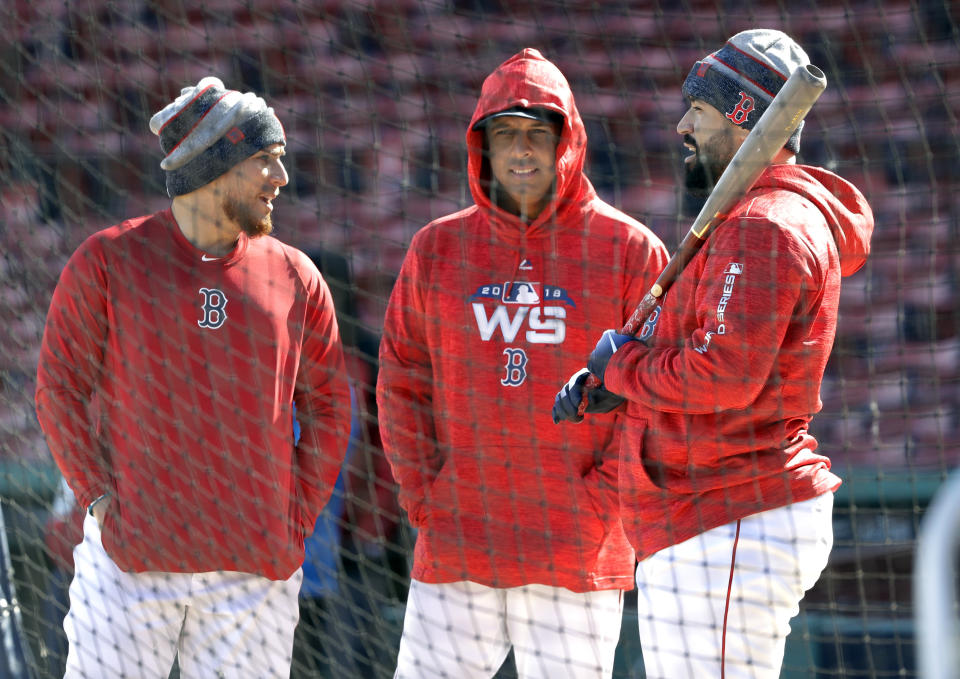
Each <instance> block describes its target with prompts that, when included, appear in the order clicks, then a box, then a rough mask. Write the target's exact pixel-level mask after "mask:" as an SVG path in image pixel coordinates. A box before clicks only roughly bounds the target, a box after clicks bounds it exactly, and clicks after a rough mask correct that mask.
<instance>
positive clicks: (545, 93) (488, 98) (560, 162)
mask: <svg viewBox="0 0 960 679" xmlns="http://www.w3.org/2000/svg"><path fill="white" fill-rule="evenodd" d="M511 109H514V110H512V111H511ZM516 109H520V110H531V111H534V110H536V109H540V112H534V113H531V114H530V115H542V112H551V113H554V114H557V115H558V116H562V119H563V125H562V128H561V133H560V140H559V142H558V144H557V164H556V169H557V179H556V182H557V186H556V196H555V200H554V201H553V202H552V203H551V204H550V205H548V206H547V207H546V208H544V210H543V212H542V213H540V215H539V216H538V217H537V218H536V219H535V220H534V222H533V223H532V224H531V225H530V227H531V228H530V231H537V230H538V228H537V227H539V226H540V225H544V224H549V223H550V222H552V221H554V220H556V221H562V220H563V217H564V215H565V214H569V213H571V212H572V211H574V210H576V209H577V208H578V207H579V206H580V205H582V204H583V203H584V202H585V201H586V200H589V199H591V198H593V197H594V196H595V195H596V193H595V191H594V189H593V186H592V185H591V184H590V181H589V180H588V179H587V177H586V176H585V175H584V174H583V163H584V159H585V156H586V149H587V133H586V130H585V129H584V126H583V120H582V119H581V118H580V113H579V112H578V111H577V106H576V103H575V102H574V99H573V92H572V91H571V90H570V85H569V84H568V83H567V79H566V78H565V77H564V76H563V73H561V72H560V69H558V68H557V67H556V66H555V65H554V64H553V63H552V62H550V61H548V60H547V59H545V58H544V56H543V55H542V54H540V52H539V51H537V50H535V49H531V48H527V49H524V50H522V51H520V52H518V53H517V54H515V55H513V56H512V57H510V58H509V59H507V60H506V61H504V62H503V63H502V64H500V65H499V66H498V67H497V68H496V69H495V70H494V71H493V73H491V74H490V75H489V76H487V78H486V80H484V82H483V87H482V89H481V91H480V99H479V101H478V102H477V107H476V109H475V110H474V112H473V117H472V118H471V120H470V125H469V126H468V127H467V153H468V161H467V173H468V175H469V179H470V192H471V194H472V196H473V200H474V202H475V203H476V204H477V205H478V206H479V207H480V208H481V209H483V210H484V211H486V212H488V213H490V214H491V215H495V216H496V217H498V218H499V219H498V220H497V221H503V222H510V221H511V220H515V222H516V223H517V224H519V223H520V219H519V218H517V217H514V216H513V215H510V214H509V213H507V212H505V211H504V210H500V209H499V208H497V207H496V206H494V205H493V204H492V203H491V201H490V195H489V193H488V192H487V188H486V186H484V181H485V180H488V179H489V177H488V176H486V177H485V176H484V173H486V174H487V175H489V164H486V163H485V162H484V135H485V134H486V132H485V129H484V125H483V123H484V122H485V119H487V118H489V117H490V116H492V115H493V114H496V113H501V112H508V111H509V112H510V113H511V114H514V115H515V114H516V112H517V111H516Z"/></svg>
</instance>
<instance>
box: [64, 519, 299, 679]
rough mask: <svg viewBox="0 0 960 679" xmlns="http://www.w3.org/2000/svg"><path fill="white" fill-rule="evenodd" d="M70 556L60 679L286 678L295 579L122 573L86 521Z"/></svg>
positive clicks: (296, 587) (221, 573)
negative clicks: (175, 672) (175, 673)
mask: <svg viewBox="0 0 960 679" xmlns="http://www.w3.org/2000/svg"><path fill="white" fill-rule="evenodd" d="M83 533H84V535H83V542H81V543H80V544H79V545H77V547H76V548H75V549H74V551H73V560H74V565H75V574H74V577H73V581H72V582H71V583H70V610H69V611H68V612H67V616H66V618H65V619H64V622H63V628H64V631H65V632H66V634H67V641H68V642H69V644H70V646H69V650H68V652H67V669H66V674H65V675H64V679H114V678H115V679H121V678H123V679H134V678H136V679H140V678H141V677H142V678H145V679H146V678H150V679H154V678H155V679H166V678H167V677H168V676H169V674H170V668H171V667H172V666H173V661H174V658H175V657H178V656H179V664H180V676H181V677H182V679H194V678H196V679H200V678H203V679H209V678H210V677H223V678H224V679H227V678H241V677H242V678H246V677H250V678H251V679H253V678H257V679H260V678H262V677H275V678H276V679H287V677H289V674H290V661H291V656H292V652H293V632H294V629H295V628H296V626H297V620H298V618H299V609H298V606H297V595H298V593H299V591H300V581H301V580H302V579H303V575H302V571H300V570H299V569H298V570H297V572H296V573H295V574H294V575H293V576H291V577H290V578H289V579H288V580H281V581H274V580H268V579H267V578H264V577H261V576H258V575H251V574H249V573H236V572H225V571H219V572H209V573H161V572H147V573H126V572H124V571H122V570H120V569H119V568H118V567H117V565H116V564H115V563H114V562H113V560H112V559H111V558H110V557H109V556H108V555H107V553H106V552H105V551H104V549H103V545H102V544H101V541H100V529H99V527H98V526H97V522H96V519H94V518H93V517H91V516H88V517H86V519H85V521H84V524H83Z"/></svg>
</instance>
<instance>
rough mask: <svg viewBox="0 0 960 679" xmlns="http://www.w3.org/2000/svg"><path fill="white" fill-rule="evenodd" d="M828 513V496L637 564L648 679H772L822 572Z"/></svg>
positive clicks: (829, 527) (744, 522)
mask: <svg viewBox="0 0 960 679" xmlns="http://www.w3.org/2000/svg"><path fill="white" fill-rule="evenodd" d="M832 512H833V493H827V494H825V495H821V496H820V497H817V498H814V499H812V500H807V501H806V502H800V503H798V504H794V505H790V506H788V507H781V508H779V509H773V510H770V511H766V512H761V513H759V514H754V515H752V516H748V517H746V518H745V519H742V520H741V521H739V522H734V523H731V524H728V525H725V526H720V527H719V528H714V529H713V530H709V531H707V532H705V533H702V534H701V535H698V536H696V537H695V538H692V539H690V540H687V541H686V542H683V543H681V544H679V545H675V546H673V547H669V548H667V549H664V550H661V551H659V552H657V553H656V554H654V555H653V556H651V557H649V558H647V559H644V560H643V561H641V562H640V564H639V565H638V566H637V587H638V596H637V609H638V610H637V614H638V615H637V618H638V622H639V628H640V644H641V647H642V648H643V658H644V664H645V665H646V671H647V678H648V679H683V678H684V677H690V678H695V679H700V678H701V677H718V678H719V677H724V679H776V678H777V677H779V676H780V665H781V664H782V663H783V648H784V642H785V641H786V637H787V635H788V634H789V633H790V619H791V618H793V616H795V615H796V614H797V613H798V612H799V611H800V607H799V602H800V599H802V598H803V595H804V592H806V591H807V590H808V589H810V588H811V587H813V585H814V584H815V583H816V581H817V579H818V578H819V577H820V573H821V572H822V571H823V569H824V568H825V567H826V565H827V557H828V556H829V555H830V549H831V547H832V546H833V524H832ZM738 524H739V526H738ZM738 528H739V532H738ZM731 567H732V568H731ZM731 570H732V572H731ZM728 594H729V596H728Z"/></svg>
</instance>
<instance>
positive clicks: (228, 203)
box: [221, 195, 273, 238]
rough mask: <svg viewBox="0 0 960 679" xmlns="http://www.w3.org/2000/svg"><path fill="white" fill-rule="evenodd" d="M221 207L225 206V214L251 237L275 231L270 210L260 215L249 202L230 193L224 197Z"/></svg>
mask: <svg viewBox="0 0 960 679" xmlns="http://www.w3.org/2000/svg"><path fill="white" fill-rule="evenodd" d="M221 207H222V208H223V214H225V215H226V216H227V218H228V219H230V221H232V222H233V223H234V224H236V225H237V226H239V227H240V230H241V231H243V232H244V233H245V234H247V235H248V236H250V237H251V238H256V237H258V236H266V235H268V234H270V232H272V231H273V220H272V219H271V213H269V212H268V213H267V214H266V215H265V216H263V217H260V216H258V215H257V214H256V213H255V212H254V211H253V208H252V207H251V205H250V204H249V203H244V202H242V201H240V200H237V199H236V198H235V197H233V196H229V195H228V196H225V197H224V199H223V203H222V205H221Z"/></svg>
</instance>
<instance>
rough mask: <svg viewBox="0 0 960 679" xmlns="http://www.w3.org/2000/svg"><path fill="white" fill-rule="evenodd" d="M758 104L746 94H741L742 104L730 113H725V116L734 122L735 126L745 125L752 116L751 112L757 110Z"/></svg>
mask: <svg viewBox="0 0 960 679" xmlns="http://www.w3.org/2000/svg"><path fill="white" fill-rule="evenodd" d="M756 106H757V104H756V102H755V101H754V99H753V97H751V96H750V95H749V94H747V93H746V92H740V102H739V103H738V104H737V105H736V106H735V107H734V108H733V110H732V111H730V113H725V114H724V115H725V116H726V117H727V118H729V119H730V120H732V121H733V122H734V124H735V125H743V124H744V123H745V122H746V121H747V118H748V117H749V115H750V111H752V110H753V109H754V108H756Z"/></svg>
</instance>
